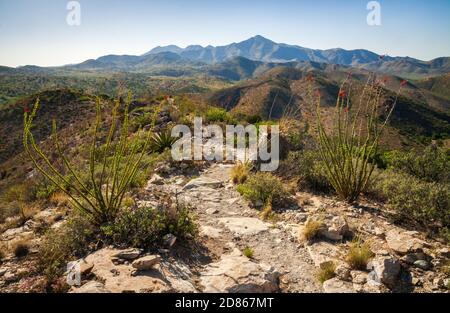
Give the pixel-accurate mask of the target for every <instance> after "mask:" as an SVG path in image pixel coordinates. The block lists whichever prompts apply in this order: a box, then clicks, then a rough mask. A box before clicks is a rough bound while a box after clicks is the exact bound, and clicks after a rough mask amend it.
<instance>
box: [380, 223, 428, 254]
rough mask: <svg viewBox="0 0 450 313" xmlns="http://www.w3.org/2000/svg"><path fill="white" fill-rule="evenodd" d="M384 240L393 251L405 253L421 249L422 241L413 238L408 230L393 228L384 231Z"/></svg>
mask: <svg viewBox="0 0 450 313" xmlns="http://www.w3.org/2000/svg"><path fill="white" fill-rule="evenodd" d="M386 242H387V244H388V246H389V248H391V249H392V250H393V251H395V252H397V253H399V254H407V253H410V252H416V251H419V250H422V248H423V246H424V241H423V240H420V239H417V238H414V237H413V236H412V235H410V234H409V233H408V232H399V231H397V230H395V229H393V230H390V231H388V232H387V233H386Z"/></svg>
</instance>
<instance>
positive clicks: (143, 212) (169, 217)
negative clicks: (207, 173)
mask: <svg viewBox="0 0 450 313" xmlns="http://www.w3.org/2000/svg"><path fill="white" fill-rule="evenodd" d="M102 231H103V233H104V234H105V235H106V237H107V238H109V240H111V241H112V242H113V243H114V244H117V245H119V246H133V247H138V248H154V247H155V246H157V245H158V244H160V243H162V240H163V237H164V236H165V235H167V234H172V235H175V236H176V237H177V238H179V239H186V238H188V237H190V236H193V235H195V233H196V231H197V229H196V225H195V223H194V221H193V218H192V216H191V213H190V209H189V208H187V207H178V208H176V209H173V210H171V209H168V208H164V209H161V210H159V209H154V208H126V209H123V210H122V211H121V212H120V213H119V215H118V216H117V218H116V220H115V221H114V222H113V223H111V224H110V225H107V226H104V227H102Z"/></svg>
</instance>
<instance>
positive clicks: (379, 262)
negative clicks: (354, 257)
mask: <svg viewBox="0 0 450 313" xmlns="http://www.w3.org/2000/svg"><path fill="white" fill-rule="evenodd" d="M368 269H370V270H372V272H371V273H370V275H369V277H370V279H372V280H374V281H375V282H378V283H383V284H385V285H386V286H388V287H393V286H394V284H395V283H396V282H397V279H398V276H399V274H400V270H401V266H400V262H399V261H398V260H397V259H395V258H393V257H390V256H379V257H376V258H375V259H373V260H372V261H371V262H370V263H369V265H368Z"/></svg>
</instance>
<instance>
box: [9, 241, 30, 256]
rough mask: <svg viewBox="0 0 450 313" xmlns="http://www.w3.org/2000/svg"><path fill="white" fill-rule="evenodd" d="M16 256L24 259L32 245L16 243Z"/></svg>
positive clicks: (21, 242) (23, 242) (14, 250)
mask: <svg viewBox="0 0 450 313" xmlns="http://www.w3.org/2000/svg"><path fill="white" fill-rule="evenodd" d="M13 252H14V255H15V256H16V257H17V258H23V257H26V256H27V255H28V253H29V252H30V245H29V244H28V243H27V242H25V241H19V242H16V243H15V244H14V246H13Z"/></svg>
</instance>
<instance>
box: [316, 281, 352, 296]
mask: <svg viewBox="0 0 450 313" xmlns="http://www.w3.org/2000/svg"><path fill="white" fill-rule="evenodd" d="M323 290H324V291H325V293H355V290H354V289H353V284H352V283H349V282H346V281H342V280H340V279H338V278H332V279H329V280H327V281H326V282H324V283H323Z"/></svg>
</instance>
